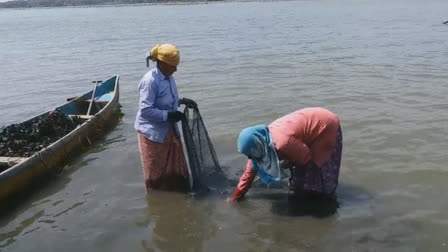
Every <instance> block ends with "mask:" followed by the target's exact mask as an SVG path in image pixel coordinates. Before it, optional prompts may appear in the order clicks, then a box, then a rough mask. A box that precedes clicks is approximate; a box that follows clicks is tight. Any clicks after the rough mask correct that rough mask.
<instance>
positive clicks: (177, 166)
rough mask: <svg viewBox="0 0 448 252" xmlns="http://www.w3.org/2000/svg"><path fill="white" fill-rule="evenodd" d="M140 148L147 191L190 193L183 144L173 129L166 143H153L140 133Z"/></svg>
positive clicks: (169, 132)
mask: <svg viewBox="0 0 448 252" xmlns="http://www.w3.org/2000/svg"><path fill="white" fill-rule="evenodd" d="M138 146H139V149H140V157H141V160H142V166H143V175H144V178H145V185H146V190H147V191H150V190H153V189H162V190H170V191H184V192H187V191H190V182H189V174H188V167H187V162H186V160H185V156H184V151H183V149H182V142H181V140H180V138H178V137H177V136H176V135H175V134H174V133H173V130H172V129H170V130H169V131H168V134H167V136H166V138H165V142H164V143H157V142H153V141H151V140H149V139H148V138H146V137H145V136H144V135H143V134H142V133H141V132H138Z"/></svg>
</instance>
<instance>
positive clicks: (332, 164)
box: [289, 128, 342, 195]
mask: <svg viewBox="0 0 448 252" xmlns="http://www.w3.org/2000/svg"><path fill="white" fill-rule="evenodd" d="M341 158H342V131H341V129H340V128H339V130H338V136H337V140H336V145H335V146H334V147H333V151H332V154H331V157H330V159H329V160H328V161H327V162H326V163H325V164H324V165H323V166H322V167H320V168H318V167H316V166H313V165H305V166H301V167H300V166H299V167H295V168H293V169H290V171H291V177H290V179H289V189H290V190H291V191H293V192H295V193H302V192H304V193H308V192H316V193H323V194H327V195H331V194H334V192H335V191H336V187H337V186H338V178H339V170H340V167H341Z"/></svg>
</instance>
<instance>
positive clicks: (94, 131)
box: [0, 75, 120, 202]
mask: <svg viewBox="0 0 448 252" xmlns="http://www.w3.org/2000/svg"><path fill="white" fill-rule="evenodd" d="M93 92H94V91H93V90H92V91H90V92H87V93H85V94H84V95H82V96H78V97H76V98H74V99H72V100H71V101H69V102H67V103H65V104H64V105H62V106H59V107H57V108H56V109H59V110H60V111H61V112H62V113H64V114H66V115H68V116H80V117H81V118H83V119H84V120H85V121H84V122H83V123H82V124H80V125H79V126H78V127H77V128H75V129H74V130H73V131H71V132H70V133H68V134H66V135H65V136H64V137H62V138H60V139H59V140H57V141H56V142H54V143H52V144H51V145H49V146H47V147H45V148H43V149H41V150H40V151H38V152H35V153H34V154H33V155H32V156H30V157H29V158H23V157H0V171H1V172H0V202H1V201H4V200H7V199H8V198H10V196H12V195H14V194H16V193H20V192H25V191H26V190H27V188H29V186H30V185H32V184H33V182H35V181H37V180H39V179H40V178H42V176H43V175H45V174H47V173H49V172H51V171H58V170H61V168H63V166H64V162H65V161H67V160H69V159H70V158H72V157H73V153H75V152H77V151H79V150H81V149H82V147H83V146H85V144H86V142H89V143H90V141H91V140H93V139H95V138H96V137H98V132H99V131H98V128H102V127H104V126H105V125H106V124H108V123H109V121H110V120H113V118H117V112H119V108H120V106H119V103H118V100H119V76H118V75H117V76H114V77H112V78H110V79H108V80H107V81H105V82H103V83H101V84H98V86H97V88H96V91H95V96H94V99H93V100H94V102H93V103H92V104H93V105H90V104H91V102H90V101H91V99H92V94H93ZM89 106H91V109H90V115H88V116H87V115H86V114H87V110H88V108H89ZM51 111H53V110H51ZM51 111H47V112H45V113H42V114H40V115H38V116H36V117H43V116H46V115H47V114H48V113H50V112H51ZM36 117H33V118H30V119H29V120H27V121H30V120H33V119H35V118H36ZM25 122H26V121H25Z"/></svg>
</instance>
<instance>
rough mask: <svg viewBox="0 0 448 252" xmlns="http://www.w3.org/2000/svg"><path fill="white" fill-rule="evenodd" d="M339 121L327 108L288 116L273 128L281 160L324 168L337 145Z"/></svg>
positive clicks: (271, 129) (275, 122)
mask: <svg viewBox="0 0 448 252" xmlns="http://www.w3.org/2000/svg"><path fill="white" fill-rule="evenodd" d="M338 131H339V118H338V117H337V115H335V114H334V113H332V112H331V111H329V110H327V109H324V108H318V107H315V108H305V109H301V110H297V111H295V112H293V113H290V114H287V115H285V116H283V117H280V118H279V119H277V120H275V121H274V122H272V123H271V124H270V125H269V132H271V135H272V138H273V139H274V143H275V148H276V150H277V154H278V156H279V158H280V160H288V161H291V162H292V163H294V165H297V166H303V165H305V164H307V163H308V162H310V161H312V162H314V163H315V164H316V165H317V166H318V167H322V165H323V164H325V163H326V162H327V161H328V160H329V159H330V156H331V154H332V152H333V147H334V146H335V144H336V138H337V135H338Z"/></svg>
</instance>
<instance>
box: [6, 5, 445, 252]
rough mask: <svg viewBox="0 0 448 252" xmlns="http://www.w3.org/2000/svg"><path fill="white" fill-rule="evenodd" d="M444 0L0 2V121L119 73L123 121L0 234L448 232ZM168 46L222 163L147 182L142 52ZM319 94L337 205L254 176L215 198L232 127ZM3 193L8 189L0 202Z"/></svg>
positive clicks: (327, 247) (189, 239) (401, 245)
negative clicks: (149, 185)
mask: <svg viewBox="0 0 448 252" xmlns="http://www.w3.org/2000/svg"><path fill="white" fill-rule="evenodd" d="M447 10H448V1H446V0H428V1H415V0H414V1H413V0H410V1H403V0H397V1H386V0H372V1H354V0H353V1H344V0H343V1H319V0H317V1H311V0H308V1H274V2H272V1H268V2H222V3H213V4H181V5H139V6H108V7H85V8H42V9H17V10H6V9H2V10H0V73H1V77H2V81H1V82H0V126H5V125H9V124H11V123H17V122H21V121H23V120H24V119H26V118H29V117H31V116H34V115H36V114H38V113H41V112H43V111H46V110H48V109H51V108H53V107H55V106H56V105H60V104H62V103H64V102H65V99H66V98H67V97H72V96H74V95H78V94H82V93H85V92H87V91H88V90H89V89H91V88H92V84H91V81H92V80H105V79H107V78H109V77H111V76H113V75H115V74H119V75H120V76H121V78H120V103H121V105H122V108H121V111H122V112H123V114H124V116H123V119H122V121H121V122H120V123H119V124H118V125H117V127H115V129H114V130H113V131H111V132H110V133H109V134H108V135H107V136H106V137H105V139H103V140H102V141H100V142H98V143H97V144H95V145H94V146H93V147H92V149H91V150H90V151H89V152H87V153H85V154H83V155H81V156H79V157H77V158H75V159H74V161H73V162H72V163H71V164H70V165H69V166H68V167H66V169H65V172H64V173H63V174H61V175H57V176H54V178H51V179H50V180H51V181H50V182H47V183H44V185H42V186H40V187H38V188H36V189H34V190H35V192H34V193H32V194H31V195H29V196H28V197H26V198H25V199H23V202H22V203H21V204H19V205H17V206H14V207H11V209H10V210H9V211H8V212H7V214H5V215H3V216H1V217H0V251H394V252H395V251H446V250H448V197H446V196H443V195H444V193H446V192H447V191H448V183H447V181H448V167H447V164H448V153H447V152H448V100H447V97H448V82H447V80H448V25H443V24H442V23H443V22H444V21H446V20H448V13H447ZM163 42H170V43H173V44H175V45H177V46H178V48H179V49H180V51H181V64H180V66H179V67H178V72H177V73H175V75H174V77H175V78H176V81H177V83H178V89H179V93H180V94H181V95H182V96H186V97H190V98H192V99H194V100H196V101H197V102H198V104H199V108H200V109H201V113H202V116H203V118H204V121H205V123H206V125H207V128H208V131H209V134H210V136H211V138H212V140H213V142H214V145H215V148H216V150H217V154H218V156H219V160H220V163H221V165H222V167H223V170H224V172H225V174H226V178H227V179H228V181H226V183H221V184H220V188H219V192H211V193H209V194H207V195H205V196H202V197H195V196H192V195H190V194H179V193H170V192H154V193H151V194H149V195H148V194H146V192H145V189H144V183H143V175H142V169H141V163H140V157H139V153H138V147H137V136H136V132H135V130H134V128H133V123H134V119H135V114H136V111H137V102H138V93H137V84H138V81H139V80H140V78H141V77H142V76H143V75H144V73H145V72H146V71H147V70H148V69H147V68H146V67H145V53H146V52H147V51H148V50H149V49H150V48H151V47H152V46H153V45H154V44H156V43H163ZM311 106H322V107H326V108H328V109H330V110H332V111H334V112H335V113H336V114H338V115H339V116H340V119H341V123H342V130H343V133H344V151H343V156H342V168H341V169H342V170H341V171H342V173H341V178H340V186H339V188H338V199H339V208H338V209H337V211H336V213H334V214H324V216H321V215H316V214H314V212H313V211H307V210H306V206H291V203H290V202H289V201H288V199H287V196H286V189H282V188H266V186H263V185H261V184H256V185H254V188H252V190H251V191H249V193H248V195H247V197H246V200H244V201H242V202H240V203H238V204H230V205H229V204H226V202H225V199H226V198H227V197H228V195H229V194H231V193H232V192H233V186H234V185H235V184H236V183H237V180H238V178H239V176H240V175H241V173H242V171H243V169H244V165H245V159H244V158H243V157H242V155H240V154H238V153H237V151H236V138H237V136H238V133H239V132H240V130H242V129H243V128H245V127H248V126H252V125H257V124H269V123H270V122H271V121H273V120H274V119H276V118H277V117H279V116H282V115H283V114H286V113H288V112H292V111H294V110H297V109H300V108H304V107H311ZM0 207H1V208H2V209H5V208H8V207H10V206H7V205H2V206H0Z"/></svg>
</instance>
